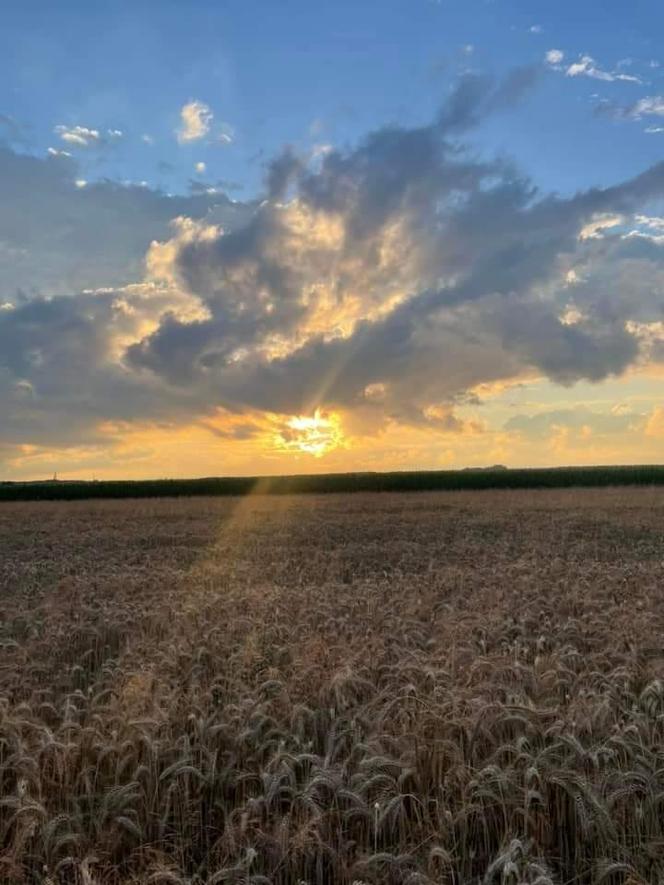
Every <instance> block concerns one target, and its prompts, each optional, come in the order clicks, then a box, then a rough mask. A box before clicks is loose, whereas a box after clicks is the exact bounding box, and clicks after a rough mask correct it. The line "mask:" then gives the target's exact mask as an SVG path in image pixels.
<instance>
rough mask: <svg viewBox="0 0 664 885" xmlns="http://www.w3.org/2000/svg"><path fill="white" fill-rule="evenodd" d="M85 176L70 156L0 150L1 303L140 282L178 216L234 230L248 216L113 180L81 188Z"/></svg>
mask: <svg viewBox="0 0 664 885" xmlns="http://www.w3.org/2000/svg"><path fill="white" fill-rule="evenodd" d="M85 177H86V176H85V175H82V174H81V172H80V170H79V168H78V165H77V163H76V161H75V160H74V159H73V158H72V157H71V156H69V152H63V151H57V150H55V149H53V150H52V151H49V152H48V155H47V156H46V157H45V158H39V157H36V156H32V155H30V154H23V153H17V152H15V151H12V150H11V149H9V148H2V147H0V193H2V201H1V203H2V205H1V207H0V301H3V300H9V299H12V300H13V299H15V298H16V297H17V293H18V292H23V293H25V294H27V295H30V294H39V295H42V296H46V295H58V294H63V293H71V292H77V291H80V290H82V289H95V288H98V287H100V286H123V285H126V284H128V283H131V282H135V281H136V280H140V278H141V276H142V274H143V263H144V259H145V254H146V252H147V250H148V248H149V246H150V243H151V242H152V241H153V240H160V239H166V238H167V237H168V236H169V231H170V227H169V225H170V222H171V220H172V219H173V218H174V217H177V216H179V215H187V216H190V217H192V218H205V217H208V216H209V215H212V217H214V218H216V219H217V220H219V221H221V222H223V223H224V224H232V223H233V222H232V218H233V217H240V216H241V215H243V214H244V215H246V214H247V213H248V211H250V210H248V209H245V208H244V207H243V206H242V205H241V204H233V203H231V202H230V200H228V198H227V197H225V196H224V194H223V193H215V194H207V193H203V194H196V195H192V196H177V197H168V196H167V195H166V194H164V193H161V192H160V191H155V190H151V189H149V188H145V187H139V186H123V185H120V184H117V183H114V182H111V181H101V182H96V183H88V184H87V186H86V187H84V188H77V187H76V181H78V180H83V179H84V178H85Z"/></svg>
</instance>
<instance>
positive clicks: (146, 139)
mask: <svg viewBox="0 0 664 885" xmlns="http://www.w3.org/2000/svg"><path fill="white" fill-rule="evenodd" d="M141 141H142V142H143V143H144V144H154V138H153V137H152V136H151V135H148V134H147V133H144V134H143V135H141Z"/></svg>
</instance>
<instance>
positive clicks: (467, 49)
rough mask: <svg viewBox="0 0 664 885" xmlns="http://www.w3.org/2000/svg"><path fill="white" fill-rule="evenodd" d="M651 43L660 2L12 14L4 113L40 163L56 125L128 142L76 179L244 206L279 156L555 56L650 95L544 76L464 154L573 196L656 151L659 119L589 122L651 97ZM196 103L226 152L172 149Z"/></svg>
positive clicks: (361, 1)
mask: <svg viewBox="0 0 664 885" xmlns="http://www.w3.org/2000/svg"><path fill="white" fill-rule="evenodd" d="M538 6H539V8H538ZM662 33H664V7H663V6H662V5H661V4H659V3H656V2H640V3H639V2H637V3H630V4H626V3H618V2H609V3H607V2H602V3H600V2H588V0H584V2H582V3H579V2H560V3H555V4H553V3H551V4H534V3H527V2H523V0H521V2H514V0H512V2H509V0H490V2H486V0H440V2H434V0H371V2H367V0H354V2H348V0H339V2H334V3H322V2H319V3H316V2H314V3H312V2H301V0H284V2H267V0H259V2H246V0H228V2H200V0H194V2H190V3H182V2H177V3H174V2H167V0H164V2H159V3H149V2H145V0H143V2H136V3H126V2H116V3H110V4H90V3H77V2H76V3H75V2H66V0H65V2H62V3H57V4H54V3H50V2H48V3H47V2H44V3H35V2H27V3H20V4H19V3H17V4H12V3H6V4H4V5H3V13H2V30H1V31H0V51H1V57H2V59H3V63H2V68H3V70H4V75H3V76H2V78H1V81H0V105H1V106H2V108H3V113H5V114H6V115H8V116H11V117H12V118H13V119H14V120H16V121H17V122H19V123H20V124H21V125H22V126H24V127H25V130H24V137H25V139H26V145H27V147H28V149H29V150H32V151H35V152H39V151H42V152H43V151H44V150H45V149H46V148H47V147H49V146H51V147H54V148H62V147H64V145H63V144H62V143H61V141H60V140H59V138H58V136H57V135H56V134H55V133H54V128H55V127H56V126H58V125H65V126H75V125H80V126H86V127H90V128H93V129H97V130H99V131H102V132H103V131H104V130H109V129H111V130H120V131H122V133H123V137H122V138H121V139H118V141H117V143H114V144H113V145H112V146H111V147H109V148H108V149H106V150H104V151H95V152H90V151H87V152H86V151H80V150H79V151H74V153H75V154H76V157H77V159H79V161H80V162H81V166H82V169H83V172H82V177H85V178H89V179H91V180H93V179H95V178H99V177H104V176H108V177H112V178H114V179H118V180H125V179H126V180H131V181H147V182H149V184H151V185H154V186H159V185H161V186H163V187H164V188H167V189H173V190H177V191H183V190H186V188H187V187H188V182H189V180H190V179H191V178H194V179H195V178H196V177H197V174H196V173H195V171H194V165H195V163H198V162H204V163H205V164H206V167H207V168H206V175H205V176H201V175H200V174H199V175H198V177H199V178H201V177H204V178H205V179H206V180H210V181H212V180H215V181H216V180H223V181H225V182H229V183H232V184H233V185H240V186H241V187H242V193H243V194H246V195H251V196H253V195H254V194H255V193H256V192H257V190H258V189H259V185H260V179H261V175H262V166H263V163H264V161H265V160H266V159H268V158H270V157H271V156H272V155H274V153H275V152H276V151H277V150H278V149H279V148H280V147H281V146H282V145H283V144H286V143H292V144H294V145H298V146H302V147H306V146H310V145H313V144H317V143H326V144H327V143H332V144H335V145H344V144H347V143H352V142H353V141H355V140H356V139H358V138H359V137H361V136H362V135H363V134H364V133H366V132H367V131H368V130H370V129H373V128H375V127H378V126H380V125H383V124H385V123H390V122H398V123H402V124H405V125H415V124H417V123H420V122H425V121H428V119H429V118H430V116H431V114H432V113H433V112H434V111H435V109H436V108H437V107H438V106H439V105H440V103H441V101H442V100H443V99H444V97H445V95H446V94H447V93H448V91H449V89H450V87H451V84H452V83H453V81H454V78H455V76H457V75H458V74H459V73H460V72H463V71H465V70H473V71H482V72H489V73H494V74H495V73H499V72H501V71H505V70H506V69H508V68H510V67H513V66H515V65H530V64H542V63H543V60H544V56H545V53H546V52H547V51H548V50H550V49H552V48H554V49H559V50H561V51H563V52H564V53H565V63H566V64H571V63H573V62H574V61H576V60H577V59H578V58H579V57H580V56H583V55H589V56H592V58H593V59H595V61H596V64H597V66H598V68H599V69H600V70H602V71H606V72H620V71H622V72H623V73H628V74H632V75H634V76H636V77H638V78H639V79H641V80H642V81H643V82H642V83H634V82H624V81H619V80H614V81H602V80H599V79H595V78H593V77H590V76H585V75H581V76H577V77H566V76H565V75H564V74H563V73H561V72H556V71H552V70H550V69H547V66H543V67H544V69H543V71H542V76H541V82H540V84H539V86H538V88H537V89H536V90H534V91H533V93H532V94H531V95H530V96H529V98H528V99H527V100H526V101H525V102H524V103H523V105H522V106H521V107H520V108H519V109H518V110H515V111H514V112H512V113H510V114H508V115H503V116H500V117H495V118H493V119H491V120H490V121H487V123H486V124H485V125H483V126H482V127H480V129H479V130H478V131H477V132H476V133H474V136H473V141H474V142H475V143H477V145H478V147H479V148H480V149H482V150H489V151H492V152H497V151H502V152H504V153H506V154H509V155H510V156H512V157H513V158H515V159H516V160H517V161H518V163H519V165H520V168H521V169H522V171H524V172H525V173H527V174H529V175H530V176H532V178H533V180H534V181H535V183H536V184H538V185H539V186H540V187H542V188H543V189H545V190H549V189H553V190H560V191H561V192H563V193H568V192H570V191H572V190H575V189H578V188H582V187H587V186H589V185H591V184H598V185H606V184H609V183H610V182H612V181H617V180H619V179H620V178H621V177H624V176H625V175H626V174H630V173H632V172H635V171H637V170H638V169H641V168H644V167H645V166H647V165H649V164H651V163H653V162H655V161H656V160H657V159H658V158H660V157H661V156H662V145H663V144H664V133H654V134H653V133H650V134H649V133H646V132H645V129H646V128H648V123H651V124H652V122H653V121H652V120H650V121H648V120H641V121H638V122H635V121H624V120H622V121H616V120H613V119H611V118H610V117H609V116H608V115H597V114H596V113H595V112H594V109H595V107H596V106H597V105H598V103H599V102H600V100H602V99H604V100H606V101H610V102H615V103H617V104H620V105H629V104H631V103H632V102H634V101H635V100H636V99H637V98H639V97H641V96H643V95H649V94H653V93H657V92H658V91H661V89H662V84H663V80H664V67H651V64H653V63H657V64H659V63H660V61H661V62H662V63H663V64H664V59H660V57H659V51H660V48H661V39H658V35H659V36H660V37H661V35H662ZM192 99H197V100H199V101H201V102H204V103H205V104H206V105H208V106H209V108H210V110H211V111H212V112H213V114H214V118H215V122H216V123H218V124H219V125H221V124H226V126H227V129H226V131H227V132H228V133H229V134H232V138H233V143H232V144H221V145H220V144H219V143H216V144H210V143H208V140H207V139H205V140H203V141H201V142H196V143H192V144H190V145H187V146H186V148H183V147H181V146H178V144H177V142H176V140H175V138H174V136H173V133H174V130H175V129H176V128H177V126H178V122H179V118H178V115H179V111H180V108H181V107H182V106H183V105H184V104H185V103H186V102H187V101H190V100H192ZM143 135H147V136H149V137H150V138H151V139H153V140H154V143H153V144H146V143H145V142H144V141H142V140H141V137H142V136H143Z"/></svg>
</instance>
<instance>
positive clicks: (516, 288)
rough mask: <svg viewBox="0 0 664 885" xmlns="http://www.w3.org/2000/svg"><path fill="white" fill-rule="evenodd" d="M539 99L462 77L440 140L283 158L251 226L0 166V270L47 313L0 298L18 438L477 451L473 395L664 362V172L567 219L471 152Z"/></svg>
mask: <svg viewBox="0 0 664 885" xmlns="http://www.w3.org/2000/svg"><path fill="white" fill-rule="evenodd" d="M535 79H536V72H535V71H533V69H530V68H526V69H519V70H517V71H514V72H512V73H510V74H509V75H508V76H507V77H505V78H503V79H501V80H499V81H496V80H492V79H489V78H482V77H477V76H468V77H465V78H463V79H462V80H461V81H460V82H459V83H458V84H457V86H456V87H455V89H454V90H453V91H452V92H451V94H450V96H449V99H448V101H447V102H446V104H445V105H444V107H443V108H441V110H440V112H439V113H438V115H437V116H436V118H435V119H434V120H433V121H432V122H431V123H430V124H428V125H423V126H419V127H415V128H405V127H401V126H396V125H395V126H387V127H384V128H382V129H378V130H376V131H373V132H370V133H368V134H367V135H366V136H365V137H364V138H363V139H361V140H360V141H359V142H358V143H357V144H356V145H354V146H352V147H350V148H346V149H343V150H342V149H332V150H329V151H326V152H325V153H324V154H323V155H321V156H318V157H316V158H315V160H312V158H311V157H308V156H300V155H299V154H298V153H297V152H296V151H294V150H293V149H286V150H284V151H283V152H282V153H281V154H280V155H278V156H277V157H276V158H275V160H274V161H273V162H272V163H271V164H269V165H268V167H267V169H266V181H265V192H264V198H263V199H261V200H260V201H258V202H256V203H251V204H250V203H246V204H243V203H232V202H231V201H229V200H228V199H227V198H225V197H223V195H214V194H207V193H206V194H194V195H192V196H189V197H177V198H176V197H166V196H165V195H163V194H160V193H159V192H155V191H152V190H150V189H149V188H122V187H119V186H117V185H112V184H110V183H102V184H89V185H88V186H87V187H85V188H83V189H80V190H77V189H76V188H75V185H74V181H75V179H76V178H77V172H76V164H75V163H74V161H73V160H72V159H71V158H63V157H49V158H46V159H38V158H34V157H27V156H22V155H18V154H14V153H12V152H11V151H5V152H0V188H2V190H3V194H6V195H7V197H8V202H6V208H5V207H3V210H2V212H0V244H2V245H1V246H0V271H2V270H3V269H4V271H5V273H6V274H7V275H9V276H11V275H12V274H13V275H14V278H16V274H17V268H19V269H20V270H21V273H22V274H23V275H24V278H25V279H32V280H33V281H35V280H40V284H41V286H43V285H44V277H43V276H42V277H41V278H40V274H42V275H44V274H45V278H46V280H47V281H48V290H49V294H44V293H41V294H38V295H34V294H33V295H28V296H16V295H15V294H14V292H13V291H11V292H7V290H6V289H4V290H3V289H2V288H0V301H2V302H5V301H7V302H9V303H11V305H12V306H11V307H10V308H8V309H3V310H1V311H0V413H2V415H3V431H2V433H3V438H4V439H5V440H6V441H9V442H11V443H12V444H16V445H25V444H29V445H37V444H39V445H44V444H46V443H49V442H50V443H51V444H55V443H56V442H59V443H60V444H62V445H65V444H74V443H75V444H77V445H84V444H85V445H98V444H101V443H100V439H102V438H103V433H102V432H101V431H100V429H99V428H100V426H101V424H102V423H103V422H108V421H112V422H137V421H143V422H145V421H152V422H156V423H159V422H167V423H168V422H170V423H175V424H177V425H179V424H181V423H183V422H186V421H190V422H191V421H195V422H199V423H200V422H205V421H210V420H211V416H213V415H216V414H218V413H219V410H220V409H221V410H223V411H224V414H229V415H235V416H236V417H237V423H238V426H239V425H242V424H246V423H247V421H246V420H245V418H244V417H243V416H246V415H256V414H258V413H260V412H263V411H264V412H266V413H270V414H271V415H281V416H285V420H284V421H282V424H284V426H288V420H289V419H290V418H291V417H292V416H307V415H312V414H313V413H314V411H315V409H316V408H320V409H322V410H323V411H324V412H325V413H326V414H327V413H328V412H329V413H330V414H332V413H334V414H340V415H341V416H342V419H343V421H344V422H346V423H348V424H349V425H351V424H352V425H356V426H361V427H363V428H371V432H373V433H379V432H385V433H387V432H388V429H389V428H391V427H393V426H395V424H398V425H399V426H401V427H403V426H408V427H413V428H417V429H418V432H422V433H426V434H435V433H448V434H457V435H459V434H463V435H464V436H468V437H469V438H474V436H481V435H483V434H484V433H485V427H484V424H483V422H482V421H481V419H478V418H476V417H472V416H469V415H467V414H464V413H462V412H461V411H460V409H461V407H460V406H459V404H460V403H471V402H472V397H471V393H472V391H474V390H477V389H478V385H485V386H486V385H488V386H489V387H491V386H492V385H496V386H498V387H500V386H501V385H506V384H509V383H511V382H513V380H514V379H520V378H523V377H533V376H543V377H546V378H548V379H550V380H551V381H553V382H554V383H557V384H561V385H566V386H570V385H573V384H575V383H577V382H578V381H581V380H588V381H592V382H597V381H601V380H602V379H605V378H607V377H609V376H612V375H620V374H621V373H624V372H625V371H627V370H628V369H629V368H630V367H631V366H634V365H644V364H646V363H647V361H648V360H652V359H654V357H653V353H654V347H655V344H656V342H655V337H654V334H655V333H654V331H653V330H654V329H655V326H654V325H653V324H656V323H657V322H660V321H661V319H662V316H664V300H663V296H662V294H661V293H662V292H664V251H663V249H662V247H661V246H660V245H659V244H658V243H657V242H656V241H655V240H654V238H653V237H654V236H656V235H657V231H658V228H657V226H656V224H655V221H652V219H654V218H656V217H655V216H650V215H647V214H646V213H647V207H648V205H649V204H650V203H651V202H652V201H654V200H656V199H658V198H661V197H662V196H664V164H658V165H656V166H653V167H651V168H650V169H648V170H646V171H645V172H643V173H642V174H640V175H637V176H635V177H633V178H630V179H627V180H625V181H623V182H620V183H618V184H616V185H614V186H611V187H606V188H592V189H589V190H586V191H582V192H579V193H577V194H574V195H572V196H569V197H562V196H559V195H551V194H543V193H540V192H539V191H538V189H537V188H536V187H535V186H534V185H533V184H532V182H530V181H529V180H528V179H527V178H526V177H525V176H524V175H522V174H520V173H519V172H518V170H516V169H515V168H514V165H513V164H512V163H510V162H508V161H507V160H505V159H502V158H498V159H493V158H490V159H482V158H480V157H478V156H477V153H476V151H474V150H472V149H470V148H466V147H464V145H463V144H462V143H461V142H460V141H459V138H460V135H461V134H462V133H463V132H465V131H467V130H468V129H469V128H470V127H472V126H473V125H476V124H478V123H480V122H482V120H484V119H485V117H486V116H487V115H488V114H495V113H502V112H505V111H507V110H508V109H509V108H510V107H511V106H512V105H513V104H514V103H515V102H517V101H519V99H520V98H521V97H522V96H523V95H524V94H525V93H526V91H527V90H528V89H529V88H531V86H532V84H533V83H534V82H535ZM617 217H620V218H621V219H624V222H623V223H622V224H611V225H609V223H608V220H611V219H615V218H617ZM639 217H640V218H641V220H640V221H639V220H638V218H639ZM644 217H645V218H648V219H651V222H649V223H645V222H644V221H643V218H644ZM35 219H37V221H35ZM62 219H67V225H65V226H64V228H63V224H62ZM172 219H175V220H172ZM169 221H170V222H171V223H170V224H169ZM632 226H634V229H636V230H639V231H641V232H643V233H644V234H647V233H650V234H652V235H653V236H651V237H650V239H644V238H643V237H641V238H637V237H629V236H627V233H629V231H630V229H631V227H632ZM588 231H591V232H593V233H594V235H593V236H589V235H588V234H587V232H588ZM584 232H585V233H584ZM4 244H8V247H9V249H10V250H13V252H12V253H11V254H9V253H8V254H7V256H6V258H5V259H3V252H2V248H6V247H5V245H4ZM21 252H24V253H25V254H24V255H22V256H21V255H20V253H21ZM17 255H19V257H18V258H17ZM3 260H4V264H3ZM45 269H46V270H47V273H46V271H45ZM31 275H32V276H31ZM67 277H69V278H70V281H71V282H70V285H69V287H68V288H67V287H65V286H64V282H65V281H66V279H67ZM86 279H87V280H88V283H87V284H86V283H83V282H82V281H83V280H86ZM56 280H57V286H56V284H55V281H56ZM5 293H6V294H7V295H8V296H9V297H6V295H5ZM648 336H650V337H648ZM464 408H466V406H464ZM364 432H368V431H364Z"/></svg>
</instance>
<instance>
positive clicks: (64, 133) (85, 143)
mask: <svg viewBox="0 0 664 885" xmlns="http://www.w3.org/2000/svg"><path fill="white" fill-rule="evenodd" d="M54 131H55V133H56V135H59V136H60V138H61V139H62V140H63V141H66V142H67V144H73V145H76V147H90V146H91V145H94V144H98V143H99V141H100V139H101V135H100V134H99V130H98V129H88V127H87V126H63V125H62V124H61V125H59V126H56V127H55V130H54Z"/></svg>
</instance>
